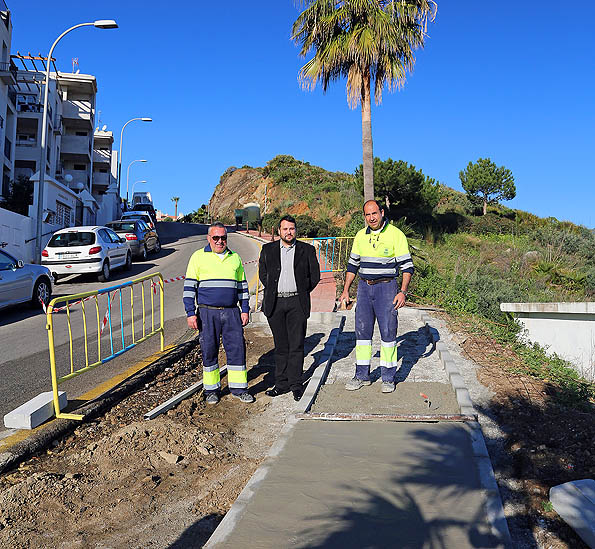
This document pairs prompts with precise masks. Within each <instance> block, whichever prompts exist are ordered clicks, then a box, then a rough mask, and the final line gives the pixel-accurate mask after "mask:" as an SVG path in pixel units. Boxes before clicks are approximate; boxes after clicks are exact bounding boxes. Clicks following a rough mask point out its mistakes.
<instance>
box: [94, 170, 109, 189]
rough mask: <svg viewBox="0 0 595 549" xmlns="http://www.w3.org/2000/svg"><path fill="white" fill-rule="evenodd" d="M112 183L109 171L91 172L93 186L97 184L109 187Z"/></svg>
mask: <svg viewBox="0 0 595 549" xmlns="http://www.w3.org/2000/svg"><path fill="white" fill-rule="evenodd" d="M111 183H112V174H111V173H101V172H93V188H96V187H97V186H100V187H106V188H107V187H109V186H110V185H111Z"/></svg>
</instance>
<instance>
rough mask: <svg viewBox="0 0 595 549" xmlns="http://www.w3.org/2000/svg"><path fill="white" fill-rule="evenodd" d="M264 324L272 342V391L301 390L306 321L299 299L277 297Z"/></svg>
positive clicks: (296, 297) (295, 297) (294, 297)
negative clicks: (267, 323) (273, 346)
mask: <svg viewBox="0 0 595 549" xmlns="http://www.w3.org/2000/svg"><path fill="white" fill-rule="evenodd" d="M267 320H268V321H269V326H270V327H271V331H272V332H273V340H274V342H275V387H277V389H279V390H280V391H287V390H291V391H295V390H298V389H301V388H302V374H303V371H304V339H305V338H306V322H307V319H306V315H304V311H303V309H302V306H301V305H300V299H299V297H298V296H293V297H278V298H277V302H276V303H275V308H274V309H273V313H272V314H271V316H269V317H268V319H267Z"/></svg>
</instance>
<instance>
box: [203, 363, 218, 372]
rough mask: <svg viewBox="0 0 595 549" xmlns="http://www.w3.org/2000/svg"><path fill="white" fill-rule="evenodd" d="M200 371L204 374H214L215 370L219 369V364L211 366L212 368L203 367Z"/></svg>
mask: <svg viewBox="0 0 595 549" xmlns="http://www.w3.org/2000/svg"><path fill="white" fill-rule="evenodd" d="M202 369H203V371H204V372H214V371H215V370H218V369H219V364H213V365H212V366H203V367H202Z"/></svg>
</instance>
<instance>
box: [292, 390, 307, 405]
mask: <svg viewBox="0 0 595 549" xmlns="http://www.w3.org/2000/svg"><path fill="white" fill-rule="evenodd" d="M291 392H292V393H293V400H295V401H296V402H298V401H299V400H300V398H302V396H303V395H304V390H303V389H295V390H293V391H291Z"/></svg>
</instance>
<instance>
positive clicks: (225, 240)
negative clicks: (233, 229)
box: [211, 235, 227, 242]
mask: <svg viewBox="0 0 595 549" xmlns="http://www.w3.org/2000/svg"><path fill="white" fill-rule="evenodd" d="M211 238H212V239H213V242H219V241H220V240H221V241H223V242H227V235H226V236H212V237H211Z"/></svg>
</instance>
